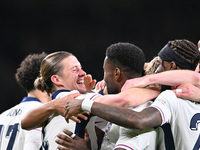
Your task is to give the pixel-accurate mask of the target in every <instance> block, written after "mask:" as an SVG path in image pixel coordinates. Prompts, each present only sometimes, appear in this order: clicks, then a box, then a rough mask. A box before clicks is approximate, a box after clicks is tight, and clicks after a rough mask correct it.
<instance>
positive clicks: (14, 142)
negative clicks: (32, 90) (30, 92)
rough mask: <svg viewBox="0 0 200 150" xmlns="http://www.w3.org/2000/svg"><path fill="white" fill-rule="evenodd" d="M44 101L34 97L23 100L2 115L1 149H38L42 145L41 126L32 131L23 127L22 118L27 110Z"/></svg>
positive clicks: (0, 118) (0, 120)
mask: <svg viewBox="0 0 200 150" xmlns="http://www.w3.org/2000/svg"><path fill="white" fill-rule="evenodd" d="M39 105H42V103H41V102H40V101H39V100H38V99H37V98H33V97H25V98H24V99H23V101H22V102H21V103H20V104H18V105H16V106H14V107H12V108H10V109H8V110H6V111H5V112H3V113H2V114H1V115H0V149H1V150H27V149H28V150H38V149H39V148H40V146H41V128H37V129H33V130H30V131H27V130H23V129H22V128H21V119H22V118H23V116H24V115H26V114H27V112H28V111H29V110H31V109H33V108H35V107H37V106H39Z"/></svg>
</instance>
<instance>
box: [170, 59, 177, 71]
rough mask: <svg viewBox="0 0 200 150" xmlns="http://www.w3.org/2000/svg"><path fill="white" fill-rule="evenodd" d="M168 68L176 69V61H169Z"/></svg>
mask: <svg viewBox="0 0 200 150" xmlns="http://www.w3.org/2000/svg"><path fill="white" fill-rule="evenodd" d="M169 69H170V70H176V69H177V66H176V63H175V62H174V61H172V62H170V68H169Z"/></svg>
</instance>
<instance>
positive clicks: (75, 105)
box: [65, 99, 83, 122]
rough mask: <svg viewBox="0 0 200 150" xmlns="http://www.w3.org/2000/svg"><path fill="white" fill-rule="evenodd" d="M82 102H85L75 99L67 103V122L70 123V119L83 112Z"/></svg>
mask: <svg viewBox="0 0 200 150" xmlns="http://www.w3.org/2000/svg"><path fill="white" fill-rule="evenodd" d="M82 101H83V100H80V99H78V100H77V99H74V100H71V101H68V102H67V104H66V106H65V109H66V115H65V119H66V120H67V122H69V118H70V117H71V116H76V115H78V114H80V113H81V112H82V108H81V104H82Z"/></svg>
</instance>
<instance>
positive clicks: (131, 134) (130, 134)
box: [121, 128, 138, 137]
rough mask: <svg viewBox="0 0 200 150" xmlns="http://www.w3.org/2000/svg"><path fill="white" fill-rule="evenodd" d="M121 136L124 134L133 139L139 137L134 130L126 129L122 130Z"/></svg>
mask: <svg viewBox="0 0 200 150" xmlns="http://www.w3.org/2000/svg"><path fill="white" fill-rule="evenodd" d="M121 134H122V135H129V136H132V137H134V136H137V135H138V134H137V133H135V132H134V131H133V130H131V129H126V128H123V129H121Z"/></svg>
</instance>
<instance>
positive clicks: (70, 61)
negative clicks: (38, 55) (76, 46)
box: [61, 56, 81, 69]
mask: <svg viewBox="0 0 200 150" xmlns="http://www.w3.org/2000/svg"><path fill="white" fill-rule="evenodd" d="M61 63H62V65H64V66H65V67H67V68H69V69H70V68H73V67H75V66H81V64H80V62H79V61H78V59H77V58H76V57H75V56H69V57H67V58H64V59H63V60H62V62H61Z"/></svg>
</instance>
